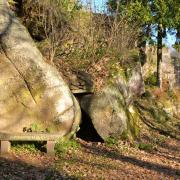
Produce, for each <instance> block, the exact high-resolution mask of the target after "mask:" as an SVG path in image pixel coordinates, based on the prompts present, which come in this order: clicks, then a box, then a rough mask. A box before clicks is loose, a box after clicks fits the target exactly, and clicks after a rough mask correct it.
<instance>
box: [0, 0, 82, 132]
mask: <svg viewBox="0 0 180 180" xmlns="http://www.w3.org/2000/svg"><path fill="white" fill-rule="evenodd" d="M0 46H1V55H0V131H8V132H13V131H14V132H22V131H23V129H24V128H25V127H27V128H30V127H36V129H39V130H41V131H45V130H49V131H52V132H58V133H59V134H61V135H65V134H67V133H68V132H70V131H71V130H72V128H73V129H74V128H75V127H74V126H75V124H79V122H80V116H81V115H80V108H79V105H78V103H77V102H76V100H75V98H74V97H73V95H72V94H71V92H70V90H69V88H68V86H67V84H66V83H65V82H64V80H63V79H62V78H61V76H60V74H59V73H58V71H57V70H56V69H55V68H53V67H51V66H50V65H48V64H46V63H45V62H44V60H43V57H42V55H41V53H40V51H39V50H38V49H37V48H36V46H35V43H34V42H33V40H32V39H31V37H30V35H29V33H28V32H27V30H26V28H25V27H24V26H23V25H22V24H21V23H20V22H19V20H18V19H17V18H16V17H15V15H14V14H13V12H11V11H10V9H9V7H8V4H7V2H6V0H0Z"/></svg>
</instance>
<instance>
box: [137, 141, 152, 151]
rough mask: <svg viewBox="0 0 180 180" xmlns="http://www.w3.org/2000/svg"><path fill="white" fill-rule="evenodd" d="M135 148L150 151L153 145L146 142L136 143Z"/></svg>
mask: <svg viewBox="0 0 180 180" xmlns="http://www.w3.org/2000/svg"><path fill="white" fill-rule="evenodd" d="M136 147H137V148H139V149H140V150H144V151H152V150H153V149H154V146H153V145H152V144H149V143H148V144H146V143H142V142H140V143H138V144H137V145H136Z"/></svg>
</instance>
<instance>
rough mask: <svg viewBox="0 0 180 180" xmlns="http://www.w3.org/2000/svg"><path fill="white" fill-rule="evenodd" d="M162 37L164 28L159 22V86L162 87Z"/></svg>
mask: <svg viewBox="0 0 180 180" xmlns="http://www.w3.org/2000/svg"><path fill="white" fill-rule="evenodd" d="M162 39H163V28H162V25H161V24H158V37H157V86H158V87H161V84H162V82H161V62H162Z"/></svg>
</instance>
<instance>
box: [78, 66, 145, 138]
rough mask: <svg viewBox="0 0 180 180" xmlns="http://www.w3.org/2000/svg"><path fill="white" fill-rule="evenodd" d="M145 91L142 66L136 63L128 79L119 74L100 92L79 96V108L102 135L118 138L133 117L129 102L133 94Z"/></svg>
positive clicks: (133, 96) (102, 136)
mask: <svg viewBox="0 0 180 180" xmlns="http://www.w3.org/2000/svg"><path fill="white" fill-rule="evenodd" d="M143 92H144V83H143V79H142V75H141V67H140V65H137V66H136V67H135V68H133V70H132V72H131V77H130V78H129V79H128V80H127V79H125V78H124V77H123V76H122V75H118V76H117V77H116V78H115V79H114V80H113V82H112V84H111V85H107V86H106V87H104V89H103V90H102V93H101V94H96V95H85V96H84V97H83V98H81V99H80V102H81V103H80V105H81V107H82V109H83V110H84V111H85V112H86V113H87V114H88V115H89V116H90V117H91V120H92V123H93V125H94V127H95V129H96V131H97V133H98V134H99V135H100V136H101V138H102V139H104V140H105V139H106V138H108V137H110V136H112V137H119V136H120V135H121V134H122V132H124V131H126V130H127V129H128V128H129V123H131V122H130V121H131V120H132V118H131V117H133V118H135V113H134V112H135V111H134V110H133V107H132V103H133V101H134V99H135V97H136V96H138V95H140V94H142V93H143Z"/></svg>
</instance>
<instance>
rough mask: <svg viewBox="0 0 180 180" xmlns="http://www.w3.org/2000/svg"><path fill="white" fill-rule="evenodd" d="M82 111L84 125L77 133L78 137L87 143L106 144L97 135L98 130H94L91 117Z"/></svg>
mask: <svg viewBox="0 0 180 180" xmlns="http://www.w3.org/2000/svg"><path fill="white" fill-rule="evenodd" d="M81 111H82V123H81V125H80V130H79V131H78V132H77V137H78V138H81V139H83V140H85V141H91V142H104V141H103V139H102V138H101V137H100V136H99V134H98V133H97V131H96V129H95V128H94V126H93V123H92V121H91V118H90V117H89V115H88V114H87V113H86V112H84V111H83V110H81Z"/></svg>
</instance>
